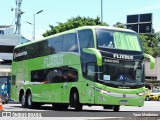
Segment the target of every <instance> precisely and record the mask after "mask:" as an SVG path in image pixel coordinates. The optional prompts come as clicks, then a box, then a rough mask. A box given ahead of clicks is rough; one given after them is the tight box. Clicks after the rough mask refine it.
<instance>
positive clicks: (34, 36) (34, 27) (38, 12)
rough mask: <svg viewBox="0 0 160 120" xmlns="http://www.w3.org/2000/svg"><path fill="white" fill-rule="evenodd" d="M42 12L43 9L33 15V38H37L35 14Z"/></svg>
mask: <svg viewBox="0 0 160 120" xmlns="http://www.w3.org/2000/svg"><path fill="white" fill-rule="evenodd" d="M41 12H43V10H40V11H38V12H37V13H35V14H34V15H33V40H35V16H36V15H37V14H39V13H41Z"/></svg>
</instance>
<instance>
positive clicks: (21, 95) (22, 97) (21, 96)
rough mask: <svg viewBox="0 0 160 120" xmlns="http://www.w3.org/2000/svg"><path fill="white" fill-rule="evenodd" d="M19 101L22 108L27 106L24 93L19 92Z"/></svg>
mask: <svg viewBox="0 0 160 120" xmlns="http://www.w3.org/2000/svg"><path fill="white" fill-rule="evenodd" d="M20 103H21V105H22V108H26V107H27V105H26V97H25V94H24V93H21V94H20Z"/></svg>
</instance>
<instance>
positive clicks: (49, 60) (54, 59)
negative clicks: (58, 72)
mask: <svg viewBox="0 0 160 120" xmlns="http://www.w3.org/2000/svg"><path fill="white" fill-rule="evenodd" d="M62 64H63V55H51V56H48V57H45V58H44V66H45V67H50V66H58V65H62Z"/></svg>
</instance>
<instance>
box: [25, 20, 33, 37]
mask: <svg viewBox="0 0 160 120" xmlns="http://www.w3.org/2000/svg"><path fill="white" fill-rule="evenodd" d="M26 23H28V24H30V25H32V26H33V23H31V22H28V21H26ZM33 38H34V37H33V30H32V39H33Z"/></svg>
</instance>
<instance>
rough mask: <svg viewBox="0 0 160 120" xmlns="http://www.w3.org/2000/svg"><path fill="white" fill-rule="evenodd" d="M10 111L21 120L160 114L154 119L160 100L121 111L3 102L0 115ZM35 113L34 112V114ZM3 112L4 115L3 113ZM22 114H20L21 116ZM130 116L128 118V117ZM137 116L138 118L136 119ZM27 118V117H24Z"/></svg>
mask: <svg viewBox="0 0 160 120" xmlns="http://www.w3.org/2000/svg"><path fill="white" fill-rule="evenodd" d="M6 113H7V114H8V113H10V114H11V115H12V117H17V116H18V118H16V120H19V118H20V117H26V116H27V117H28V116H29V117H34V120H41V116H43V117H48V118H47V120H48V119H53V118H55V119H56V120H68V119H69V120H95V119H98V120H103V119H111V120H121V119H122V120H123V119H125V120H128V119H129V120H132V118H131V117H133V118H134V120H139V116H138V118H137V116H134V114H137V113H138V114H139V113H140V114H141V113H146V114H148V113H149V114H150V113H151V114H152V113H154V114H158V117H155V116H154V117H153V116H152V118H153V119H154V120H160V119H159V118H160V102H159V101H146V102H145V105H144V106H143V107H130V106H121V107H120V112H113V111H112V110H104V109H103V107H101V106H92V107H88V106H84V107H83V111H80V112H76V111H74V109H72V108H69V109H68V110H66V111H54V110H53V109H52V106H51V105H43V106H42V107H40V108H37V109H28V108H22V107H21V104H3V111H2V113H0V116H4V115H6ZM32 113H34V114H32ZM1 114H2V115H1ZM19 115H20V116H19ZM34 115H38V117H39V118H35V116H34ZM126 118H128V119H126ZM136 118H137V119H136ZM26 119H27V118H26ZM140 119H143V120H151V119H150V116H145V117H142V116H141V118H140ZM24 120H25V119H24Z"/></svg>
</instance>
